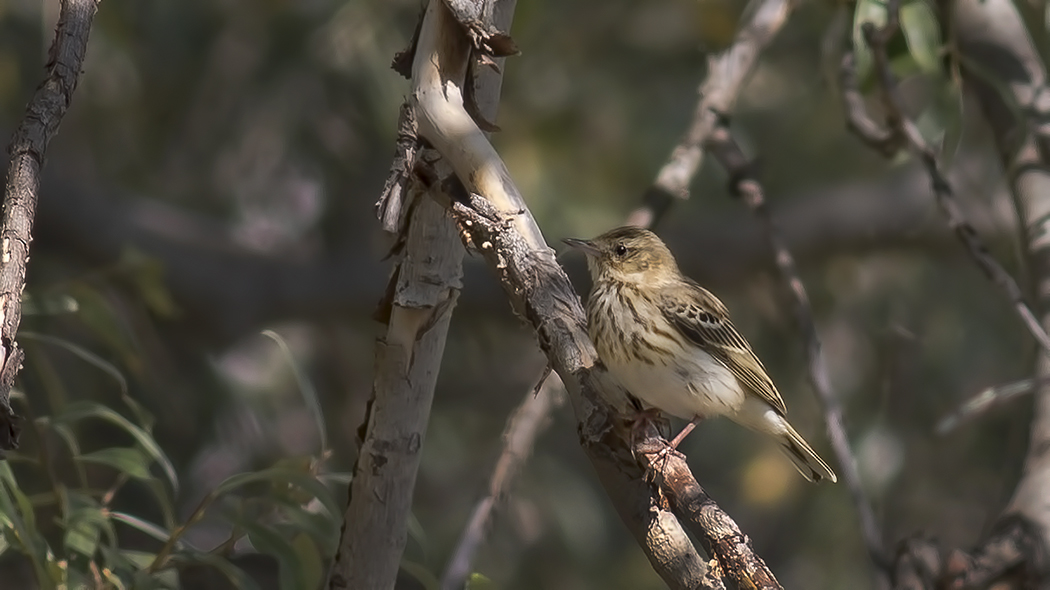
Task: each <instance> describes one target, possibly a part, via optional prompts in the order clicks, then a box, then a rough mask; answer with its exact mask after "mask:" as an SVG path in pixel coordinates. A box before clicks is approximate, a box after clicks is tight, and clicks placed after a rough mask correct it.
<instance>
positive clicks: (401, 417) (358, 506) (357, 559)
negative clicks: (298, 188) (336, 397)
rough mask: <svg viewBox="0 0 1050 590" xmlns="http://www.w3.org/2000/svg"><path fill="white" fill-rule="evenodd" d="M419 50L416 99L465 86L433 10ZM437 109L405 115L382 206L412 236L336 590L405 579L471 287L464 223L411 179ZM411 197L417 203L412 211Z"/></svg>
mask: <svg viewBox="0 0 1050 590" xmlns="http://www.w3.org/2000/svg"><path fill="white" fill-rule="evenodd" d="M432 4H433V5H434V6H439V5H440V3H439V2H436V1H435V2H433V3H432ZM415 49H416V53H415V61H414V64H413V70H412V79H413V84H414V87H413V94H414V95H416V96H418V95H420V94H425V93H426V92H427V91H428V89H427V88H426V87H425V86H426V85H427V84H433V85H437V84H438V82H437V80H438V79H440V78H442V77H445V78H447V79H448V80H449V81H450V82H452V83H459V84H462V81H463V75H464V72H465V61H466V56H467V52H466V47H465V46H464V44H463V43H461V42H460V36H459V35H457V34H455V32H451V33H450V32H449V31H448V30H447V28H446V27H445V26H444V23H443V22H442V19H441V18H440V17H439V16H437V14H436V11H435V10H433V9H428V11H427V13H426V16H425V17H424V20H423V24H422V26H421V27H420V30H419V39H418V43H417V45H416V48H415ZM438 91H440V89H438ZM429 107H432V105H429V104H427V103H426V102H425V101H413V102H412V103H411V104H410V105H409V106H408V107H405V108H403V109H402V120H401V127H402V128H401V129H399V140H398V150H397V154H396V155H395V158H394V163H393V166H392V171H391V176H390V180H389V181H388V182H387V186H386V187H384V192H383V195H382V196H381V197H380V202H379V203H378V204H377V209H378V210H379V213H380V217H381V219H382V220H383V225H384V227H385V228H396V229H402V230H403V231H402V233H401V234H400V235H399V236H398V239H399V241H400V242H403V246H401V245H399V246H398V250H399V253H400V255H401V260H400V262H399V263H398V264H397V266H396V267H395V269H394V272H393V276H392V277H391V280H390V286H389V289H388V292H387V295H386V296H385V297H384V300H383V302H382V303H381V305H380V309H381V312H380V314H381V316H382V317H381V318H380V319H382V320H383V321H384V322H385V323H386V325H387V331H386V334H385V335H384V336H383V337H381V338H379V339H377V341H376V362H375V376H374V382H373V389H372V399H371V400H370V402H369V405H368V412H367V416H366V418H365V423H364V425H363V426H362V431H363V434H362V436H361V438H362V441H361V446H360V449H359V451H358V456H357V462H356V465H355V466H354V478H353V480H352V481H351V483H350V491H349V499H348V502H347V507H346V512H345V514H344V517H343V527H342V532H341V534H340V541H339V548H338V551H337V553H336V555H335V559H334V561H333V563H332V567H331V572H330V573H329V578H328V588H329V589H330V590H342V589H357V588H375V589H377V590H384V589H389V588H393V587H394V584H395V582H396V581H397V574H398V570H399V569H400V563H401V555H402V553H403V552H404V549H405V543H406V541H407V538H408V534H407V530H408V516H409V514H410V511H411V508H412V495H413V491H414V489H415V481H416V474H417V473H418V470H419V461H420V458H421V448H422V444H423V440H424V438H425V436H426V430H427V422H428V421H429V418H430V407H431V403H432V401H433V396H434V386H435V385H436V383H437V376H438V372H439V369H440V367H441V358H442V355H443V353H444V350H445V339H446V336H447V334H448V325H449V320H450V318H451V310H452V308H453V307H454V306H455V303H456V299H457V297H458V294H459V290H460V288H461V287H462V285H461V281H460V279H461V276H462V272H463V254H464V250H463V246H462V244H461V243H460V241H459V236H458V232H457V230H456V227H455V224H453V223H452V221H451V220H450V219H449V218H448V215H447V214H446V213H445V211H444V209H443V208H442V207H440V206H439V205H438V204H437V203H436V202H435V201H434V200H433V199H432V198H430V197H429V196H427V195H425V194H423V191H422V190H420V188H421V187H419V186H413V185H412V183H410V181H409V173H410V172H411V170H412V167H413V166H414V161H415V156H416V150H418V149H419V140H418V139H417V138H416V136H415V130H414V128H413V125H412V121H413V119H414V117H413V115H416V116H425V112H426V109H427V108H429ZM409 195H411V196H412V197H414V199H415V201H414V202H413V203H411V204H410V205H409V204H407V203H406V199H405V197H407V196H409ZM406 205H407V206H406ZM402 220H403V221H402Z"/></svg>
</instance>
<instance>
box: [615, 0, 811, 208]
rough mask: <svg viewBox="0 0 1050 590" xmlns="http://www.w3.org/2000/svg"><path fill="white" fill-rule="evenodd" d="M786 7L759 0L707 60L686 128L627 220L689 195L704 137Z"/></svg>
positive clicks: (731, 104) (775, 0)
mask: <svg viewBox="0 0 1050 590" xmlns="http://www.w3.org/2000/svg"><path fill="white" fill-rule="evenodd" d="M791 8H792V3H791V2H790V1H789V0H763V1H762V3H761V4H759V5H758V8H757V9H756V10H755V12H754V16H753V17H752V18H751V20H750V21H748V23H747V24H746V25H744V27H743V28H741V29H740V30H739V31H738V32H737V34H736V37H735V38H734V39H733V44H732V45H730V46H729V48H728V49H727V50H726V51H724V52H722V53H720V54H718V55H715V56H712V57H711V58H710V59H709V60H708V62H707V77H706V78H705V79H704V82H703V84H701V85H700V100H699V101H698V102H697V105H696V110H695V111H694V113H693V120H692V122H691V123H690V124H689V130H688V131H687V132H686V134H685V137H683V138H682V140H681V141H680V142H679V143H678V145H676V146H675V147H674V149H673V150H672V151H671V155H670V157H668V159H667V162H666V163H665V164H664V165H663V167H661V168H660V171H659V172H658V173H657V175H656V180H655V181H653V184H652V186H650V187H649V188H648V189H647V190H646V191H645V195H644V196H643V197H642V199H643V201H644V204H643V205H642V206H641V207H639V208H638V209H635V210H634V211H633V212H632V213H631V214H630V215H629V216H628V218H627V223H628V224H629V225H637V226H640V227H651V226H654V225H656V224H657V223H659V220H660V218H661V217H663V216H664V214H665V213H667V210H668V209H670V207H671V203H672V202H674V200H675V199H686V198H688V197H689V185H691V184H692V183H693V178H695V177H696V173H697V172H698V171H699V170H700V165H701V164H702V163H703V160H704V149H705V148H704V143H705V142H706V141H707V139H708V138H710V137H711V134H712V133H714V131H715V129H716V128H717V127H718V125H719V121H720V120H721V119H722V118H724V117H727V116H729V114H730V113H732V112H733V110H734V108H735V107H736V101H737V98H739V96H740V92H741V91H742V90H743V88H744V82H746V81H747V79H748V77H750V76H751V72H752V71H754V69H755V64H756V63H758V56H759V54H761V53H762V50H764V49H765V48H766V46H767V45H769V42H770V41H772V40H773V38H774V37H775V36H776V34H777V33H778V32H780V29H781V27H783V26H784V23H785V22H787V17H788V14H790V12H791Z"/></svg>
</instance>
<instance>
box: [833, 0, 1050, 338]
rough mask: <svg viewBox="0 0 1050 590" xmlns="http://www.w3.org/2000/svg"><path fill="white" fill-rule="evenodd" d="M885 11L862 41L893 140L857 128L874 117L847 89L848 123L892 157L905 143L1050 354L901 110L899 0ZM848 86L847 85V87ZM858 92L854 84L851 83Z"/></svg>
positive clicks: (949, 216)
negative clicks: (895, 46) (896, 63)
mask: <svg viewBox="0 0 1050 590" xmlns="http://www.w3.org/2000/svg"><path fill="white" fill-rule="evenodd" d="M886 9H887V20H886V24H885V25H884V26H882V27H876V26H875V25H874V24H872V23H870V22H868V23H864V24H863V25H861V31H862V33H863V34H864V40H865V42H866V43H867V44H868V46H869V47H870V48H871V52H872V56H873V58H874V66H875V73H876V75H877V77H878V80H879V91H880V93H881V96H882V101H883V104H884V106H885V110H886V125H887V127H888V128H889V130H890V134H891V135H892V139H885V136H884V135H875V136H872V135H871V134H867V133H866V132H862V131H860V130H859V129H858V127H857V126H856V125H855V124H854V123H853V122H854V119H855V118H867V119H869V120H870V119H871V117H870V116H868V115H866V114H865V115H863V117H861V116H860V115H858V113H860V112H863V110H864V109H863V102H862V101H860V102H858V101H853V100H851V99H850V97H849V92H850V91H849V90H848V89H847V96H846V97H845V98H844V102H845V103H846V105H847V112H848V113H850V115H849V120H850V122H851V124H850V128H851V129H852V130H853V131H854V132H855V133H857V135H858V137H860V138H861V139H862V140H863V141H865V142H866V143H868V144H869V145H872V146H873V147H874V148H876V149H878V150H879V151H880V152H881V153H883V154H884V155H892V154H893V153H896V150H893V151H892V152H890V151H889V147H890V146H894V147H895V146H896V144H898V143H899V144H901V145H903V146H905V147H907V149H908V150H909V151H910V152H911V153H912V154H913V155H914V156H915V157H916V158H917V159H918V160H919V161H920V162H921V163H922V165H923V167H924V168H925V169H926V173H927V175H928V176H929V177H930V184H931V186H932V188H933V194H934V196H935V197H936V200H937V205H938V207H940V209H941V213H942V214H943V215H944V217H945V220H946V221H947V222H948V226H949V227H950V228H951V229H952V231H954V232H955V235H956V237H957V238H958V239H959V241H961V242H962V243H963V245H964V246H965V247H966V250H967V251H968V252H969V253H970V256H971V257H972V258H973V260H974V262H976V263H977V266H978V267H979V268H980V269H981V270H982V271H984V274H985V275H986V276H987V277H988V279H989V280H991V281H992V282H993V283H995V284H996V285H998V286H999V287H1000V288H1001V289H1002V290H1003V291H1004V292H1005V293H1006V296H1007V297H1008V298H1009V299H1010V302H1011V303H1012V304H1013V306H1014V309H1015V310H1016V311H1017V314H1018V315H1019V316H1020V318H1021V321H1022V322H1023V323H1024V325H1025V326H1026V327H1027V328H1028V331H1029V332H1030V333H1031V334H1032V336H1033V337H1034V338H1035V339H1036V341H1037V342H1038V343H1039V345H1040V346H1042V347H1043V349H1044V350H1046V351H1047V352H1050V336H1048V335H1047V333H1046V331H1045V330H1043V328H1042V326H1040V324H1039V320H1038V319H1036V317H1035V314H1033V313H1032V309H1031V307H1030V306H1029V305H1028V303H1027V302H1026V301H1025V297H1024V294H1023V293H1022V291H1021V288H1020V287H1019V286H1018V284H1017V281H1015V280H1014V278H1013V277H1012V276H1010V273H1008V272H1006V269H1004V268H1003V267H1002V265H1000V264H999V262H998V261H997V260H996V259H995V258H994V257H993V256H992V255H991V253H990V252H988V249H987V248H986V247H985V246H984V243H983V242H982V241H981V238H980V236H978V234H977V231H976V230H975V229H974V228H973V225H971V224H970V222H969V221H967V219H966V216H965V215H963V212H962V209H961V208H960V207H959V203H958V202H957V200H956V198H955V191H954V189H953V188H952V185H951V183H950V182H948V178H947V177H946V176H945V175H944V173H943V172H942V171H941V168H940V164H939V163H938V161H937V153H936V152H935V151H934V150H933V148H932V147H930V145H929V144H928V143H927V142H926V140H925V139H924V138H923V137H922V134H921V133H920V132H919V128H918V127H917V126H916V125H915V122H914V121H912V120H911V119H909V118H908V117H906V116H905V115H904V110H903V108H902V107H901V101H900V97H899V96H898V95H897V81H896V79H895V78H894V75H893V71H892V69H891V68H890V59H889V55H888V53H887V45H888V43H889V41H890V40H891V39H892V38H893V36H894V35H896V34H897V32H898V31H899V29H900V20H899V12H900V11H899V9H900V0H890V1H889V2H887V4H886ZM852 63H853V62H852V60H851V59H850V58H849V57H847V58H846V59H844V60H843V70H844V71H845V72H846V73H845V74H844V76H843V78H844V79H851V78H850V76H852V75H853V74H852V73H850V71H849V70H850V69H851V65H852ZM843 86H844V87H846V86H847V85H846V84H843ZM853 87H854V88H855V84H854V85H853ZM878 137H883V139H884V140H885V141H882V142H880V141H875V139H877V138H878Z"/></svg>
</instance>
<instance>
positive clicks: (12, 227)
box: [0, 0, 98, 459]
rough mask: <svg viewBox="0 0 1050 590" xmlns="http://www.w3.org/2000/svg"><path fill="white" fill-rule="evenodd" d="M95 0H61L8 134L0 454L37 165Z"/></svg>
mask: <svg viewBox="0 0 1050 590" xmlns="http://www.w3.org/2000/svg"><path fill="white" fill-rule="evenodd" d="M97 10H98V1H97V0H63V1H62V12H61V13H60V15H59V18H58V26H57V27H56V29H55V40H54V42H53V43H52V44H51V49H50V51H48V61H47V66H46V68H47V76H46V77H45V78H44V81H43V82H42V83H41V84H40V86H39V87H38V88H37V90H36V94H34V95H33V98H32V100H30V101H29V105H28V106H27V107H26V114H25V116H24V117H23V119H22V123H21V125H19V127H18V129H17V130H16V131H15V134H14V137H12V138H11V146H10V148H8V152H9V153H10V154H11V162H10V164H9V165H8V169H7V185H6V187H5V188H4V206H3V218H4V219H3V228H2V229H0V233H2V236H3V240H2V241H3V245H2V250H3V256H2V260H0V459H2V458H3V456H4V455H3V451H4V450H10V449H14V448H17V447H18V426H17V416H15V414H14V412H12V411H11V405H10V401H9V397H10V394H11V387H12V386H13V385H14V381H15V375H16V374H17V373H18V371H19V369H21V368H22V359H23V357H24V354H25V353H24V352H23V351H22V350H21V349H20V348H19V347H18V344H17V343H16V342H15V335H16V333H17V332H18V324H19V323H20V322H21V320H22V290H23V289H25V278H26V263H27V262H28V261H29V244H30V242H32V240H33V217H34V216H35V215H36V204H37V197H38V194H39V191H40V170H41V168H43V166H44V154H45V152H46V151H47V144H48V143H49V142H50V141H51V138H53V137H54V136H55V134H56V133H58V126H59V124H60V123H61V122H62V117H63V116H64V115H65V114H66V109H68V108H69V103H70V102H71V101H72V99H73V91H74V90H75V89H76V87H77V80H78V79H79V77H80V71H81V69H82V67H83V63H84V54H85V53H86V52H87V43H88V36H89V34H90V32H91V21H92V19H93V18H94V17H95V12H96V11H97Z"/></svg>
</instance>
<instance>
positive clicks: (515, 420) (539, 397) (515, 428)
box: [441, 365, 564, 590]
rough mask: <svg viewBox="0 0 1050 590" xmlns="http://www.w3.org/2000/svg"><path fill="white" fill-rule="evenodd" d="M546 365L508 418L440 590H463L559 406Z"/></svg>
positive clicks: (557, 382)
mask: <svg viewBox="0 0 1050 590" xmlns="http://www.w3.org/2000/svg"><path fill="white" fill-rule="evenodd" d="M549 374H550V368H549V365H548V369H547V373H546V374H544V377H543V380H542V381H540V383H539V384H538V385H539V386H538V388H536V389H534V390H533V391H535V392H536V393H535V394H534V395H533V394H531V392H530V395H528V396H526V397H525V400H524V401H523V402H522V404H521V405H520V406H519V407H518V409H516V410H515V411H514V413H513V414H512V415H511V421H510V422H508V424H507V428H506V430H505V431H504V433H503V452H502V453H501V454H500V457H499V460H498V461H497V462H496V468H495V469H493V471H492V477H491V479H490V480H489V489H488V494H487V495H486V496H485V497H484V498H482V499H481V501H480V502H478V504H477V505H476V506H475V507H474V512H473V513H472V514H471V516H470V520H468V521H467V526H466V528H464V529H463V534H462V536H460V538H459V542H458V543H456V551H455V553H454V554H453V555H452V559H451V560H450V561H449V565H448V569H446V570H445V575H444V576H442V578H441V588H442V590H458V589H460V588H463V585H464V584H465V582H466V580H467V577H468V576H469V575H470V572H471V568H472V565H473V563H474V556H475V555H476V554H477V551H478V548H479V547H481V543H482V541H484V540H485V533H486V532H487V529H488V522H489V520H490V518H491V516H492V511H493V509H494V508H495V507H496V502H497V501H498V500H499V499H500V498H501V497H502V496H503V494H504V493H506V490H507V489H509V487H510V482H511V480H512V479H513V478H514V476H515V475H516V474H517V473H518V471H519V470H520V469H521V466H522V465H524V463H525V460H526V459H528V457H529V453H531V452H532V447H533V443H534V441H535V440H536V436H537V435H538V434H539V432H541V431H542V429H543V428H544V427H545V426H546V425H547V423H548V422H549V420H548V417H549V416H550V413H551V411H552V410H553V408H554V407H556V406H558V405H560V404H561V400H562V399H563V389H564V387H563V386H562V383H561V379H559V378H558V377H557V376H550V377H548V375H549Z"/></svg>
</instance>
